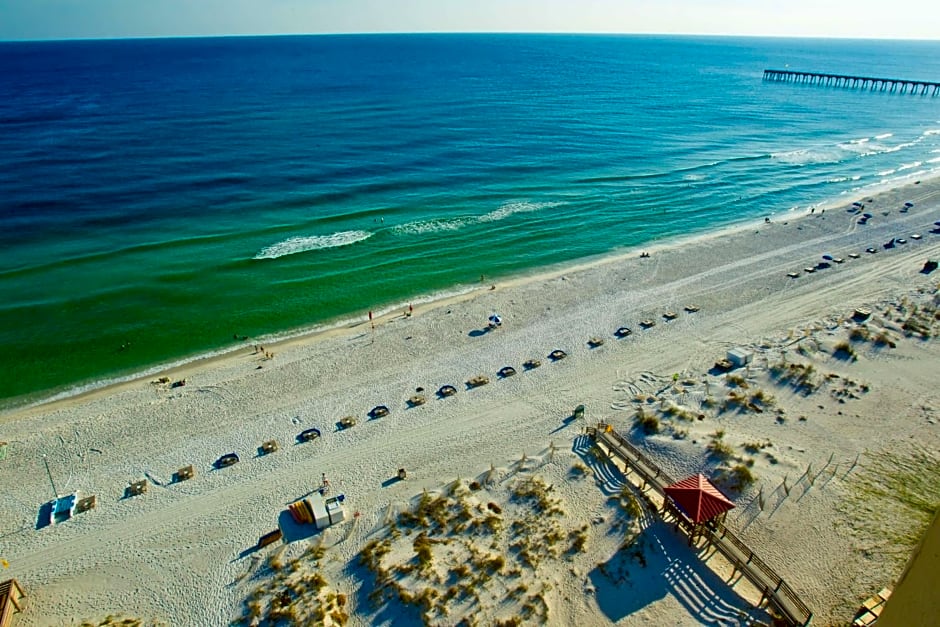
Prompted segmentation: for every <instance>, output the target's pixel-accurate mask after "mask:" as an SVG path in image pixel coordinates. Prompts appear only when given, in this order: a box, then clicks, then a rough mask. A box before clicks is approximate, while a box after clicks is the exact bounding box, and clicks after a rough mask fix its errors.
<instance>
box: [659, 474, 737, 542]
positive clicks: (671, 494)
mask: <svg viewBox="0 0 940 627" xmlns="http://www.w3.org/2000/svg"><path fill="white" fill-rule="evenodd" d="M663 491H664V492H665V496H666V498H665V499H664V501H663V512H664V513H669V514H672V515H673V516H674V517H675V518H676V526H677V527H680V526H681V527H683V528H685V529H686V531H687V532H688V534H689V544H690V545H691V544H692V543H693V542H694V541H695V538H696V537H697V536H698V534H699V533H700V532H701V528H702V526H703V525H705V524H707V523H710V522H711V521H714V520H718V521H719V522H723V521H724V519H725V516H727V513H728V510H730V509H733V508H734V503H732V502H731V500H730V499H729V498H728V497H727V496H725V495H724V494H722V492H721V490H719V489H718V488H717V487H715V484H713V483H712V482H711V481H709V480H708V478H707V477H706V476H705V475H703V474H701V473H699V474H697V475H692V476H691V477H686V478H685V479H683V480H682V481H678V482H676V483H674V484H672V485H670V486H667V487H666V488H664V490H663Z"/></svg>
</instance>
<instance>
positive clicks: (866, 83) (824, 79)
mask: <svg viewBox="0 0 940 627" xmlns="http://www.w3.org/2000/svg"><path fill="white" fill-rule="evenodd" d="M764 80H765V81H772V82H775V83H804V84H807V85H821V86H824V87H842V88H845V89H868V90H870V91H887V92H890V93H899V94H904V93H909V94H912V95H916V94H920V95H922V96H926V95H928V94H929V95H931V96H936V95H940V82H936V81H912V80H906V79H903V78H875V77H873V76H852V75H847V74H825V73H821V72H793V71H791V70H764Z"/></svg>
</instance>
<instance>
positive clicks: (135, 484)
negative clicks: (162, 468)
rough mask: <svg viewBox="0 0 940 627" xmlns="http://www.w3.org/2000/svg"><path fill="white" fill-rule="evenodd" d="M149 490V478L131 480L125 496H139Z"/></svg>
mask: <svg viewBox="0 0 940 627" xmlns="http://www.w3.org/2000/svg"><path fill="white" fill-rule="evenodd" d="M146 491H147V480H146V479H141V480H139V481H131V483H130V485H128V486H127V488H126V489H125V490H124V493H125V496H137V495H139V494H144V493H145V492H146Z"/></svg>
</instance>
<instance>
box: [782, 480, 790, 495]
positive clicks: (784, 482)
mask: <svg viewBox="0 0 940 627" xmlns="http://www.w3.org/2000/svg"><path fill="white" fill-rule="evenodd" d="M783 491H784V492H786V494H787V496H790V486H788V485H787V475H783Z"/></svg>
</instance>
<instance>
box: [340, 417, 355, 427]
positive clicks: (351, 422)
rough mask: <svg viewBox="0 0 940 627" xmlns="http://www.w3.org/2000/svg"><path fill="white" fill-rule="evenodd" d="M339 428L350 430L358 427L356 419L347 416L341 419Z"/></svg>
mask: <svg viewBox="0 0 940 627" xmlns="http://www.w3.org/2000/svg"><path fill="white" fill-rule="evenodd" d="M339 426H340V427H342V428H343V429H349V428H350V427H355V426H356V417H355V416H345V417H343V418H340V419H339Z"/></svg>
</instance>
